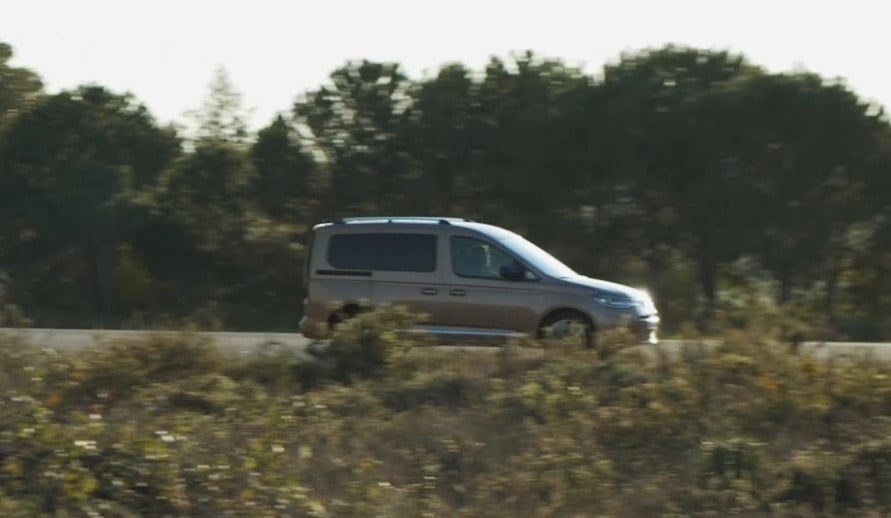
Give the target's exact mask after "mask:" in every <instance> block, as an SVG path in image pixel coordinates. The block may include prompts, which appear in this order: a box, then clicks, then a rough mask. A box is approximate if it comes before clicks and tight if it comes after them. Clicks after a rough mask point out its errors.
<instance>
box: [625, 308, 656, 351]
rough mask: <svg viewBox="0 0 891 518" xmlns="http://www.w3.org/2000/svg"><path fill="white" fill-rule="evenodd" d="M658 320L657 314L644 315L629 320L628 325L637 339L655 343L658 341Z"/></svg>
mask: <svg viewBox="0 0 891 518" xmlns="http://www.w3.org/2000/svg"><path fill="white" fill-rule="evenodd" d="M659 322H661V319H660V318H659V315H657V314H654V315H645V316H642V317H638V318H637V319H636V320H632V321H631V322H629V323H628V327H629V328H630V329H631V332H632V333H634V335H635V336H636V337H637V338H638V340H640V341H641V342H644V343H648V344H653V345H655V344H657V343H659Z"/></svg>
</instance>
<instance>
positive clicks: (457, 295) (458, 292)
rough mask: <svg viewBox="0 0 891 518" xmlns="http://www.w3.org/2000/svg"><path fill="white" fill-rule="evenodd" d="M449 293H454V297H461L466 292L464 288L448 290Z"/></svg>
mask: <svg viewBox="0 0 891 518" xmlns="http://www.w3.org/2000/svg"><path fill="white" fill-rule="evenodd" d="M449 295H454V296H456V297H463V296H464V295H467V292H466V291H464V290H450V291H449Z"/></svg>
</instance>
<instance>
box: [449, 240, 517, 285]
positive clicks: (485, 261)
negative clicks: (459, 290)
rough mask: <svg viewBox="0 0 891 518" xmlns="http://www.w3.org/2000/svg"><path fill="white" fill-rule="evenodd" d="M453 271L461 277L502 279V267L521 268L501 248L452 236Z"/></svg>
mask: <svg viewBox="0 0 891 518" xmlns="http://www.w3.org/2000/svg"><path fill="white" fill-rule="evenodd" d="M451 245H452V269H453V270H454V272H455V274H456V275H458V276H460V277H476V278H483V279H500V278H501V276H500V275H499V271H500V270H501V267H502V266H507V267H511V268H516V267H518V266H519V264H518V263H517V261H516V260H514V258H513V257H511V256H509V255H507V254H506V253H505V252H503V251H502V250H501V249H500V248H498V247H496V246H494V245H492V244H490V243H487V242H485V241H482V240H480V239H474V238H472V237H461V236H452V239H451Z"/></svg>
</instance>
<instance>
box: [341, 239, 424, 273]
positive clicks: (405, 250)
mask: <svg viewBox="0 0 891 518" xmlns="http://www.w3.org/2000/svg"><path fill="white" fill-rule="evenodd" d="M328 264H330V265H331V266H333V267H335V268H338V269H343V270H376V271H385V272H434V271H436V236H435V235H431V234H383V233H380V234H339V235H335V236H331V239H330V240H329V241H328Z"/></svg>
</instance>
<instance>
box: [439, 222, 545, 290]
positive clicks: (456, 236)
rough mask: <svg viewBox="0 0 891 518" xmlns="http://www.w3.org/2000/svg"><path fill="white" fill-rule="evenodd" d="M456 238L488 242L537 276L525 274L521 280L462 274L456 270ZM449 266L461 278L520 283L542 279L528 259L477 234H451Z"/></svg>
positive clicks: (487, 243)
mask: <svg viewBox="0 0 891 518" xmlns="http://www.w3.org/2000/svg"><path fill="white" fill-rule="evenodd" d="M455 238H462V239H473V240H476V241H479V242H480V243H484V244H486V245H489V246H491V247H493V248H495V249H496V250H498V251H499V252H501V253H503V254H504V255H506V256H508V257H510V258H511V259H513V260H514V261H516V262H517V263H518V264H519V265H520V266H522V267H523V270H524V271H526V272H529V273H532V274H533V275H534V276H535V278H534V279H527V278H526V277H525V276H524V277H523V278H522V279H519V280H511V279H505V278H503V277H501V276H500V275H499V276H496V277H480V276H478V275H461V274H460V273H458V272H457V271H456V270H455V254H454V250H455V247H454V246H452V243H453V242H454V240H455ZM449 266H450V267H451V269H452V272H451V273H452V274H453V275H455V276H456V277H460V278H462V279H480V280H484V281H500V282H512V283H518V282H540V281H541V279H542V276H541V274H540V273H538V272H537V271H536V270H535V269H533V268H530V267H529V265H528V264H526V261H523V260H521V259H519V258H518V257H517V256H516V255H515V254H512V253H510V252H508V251H507V250H505V249H504V247H502V246H499V245H497V244H495V243H493V242H492V241H489V240H486V239H482V238H480V237H477V236H466V235H462V234H452V235H450V236H449Z"/></svg>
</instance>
